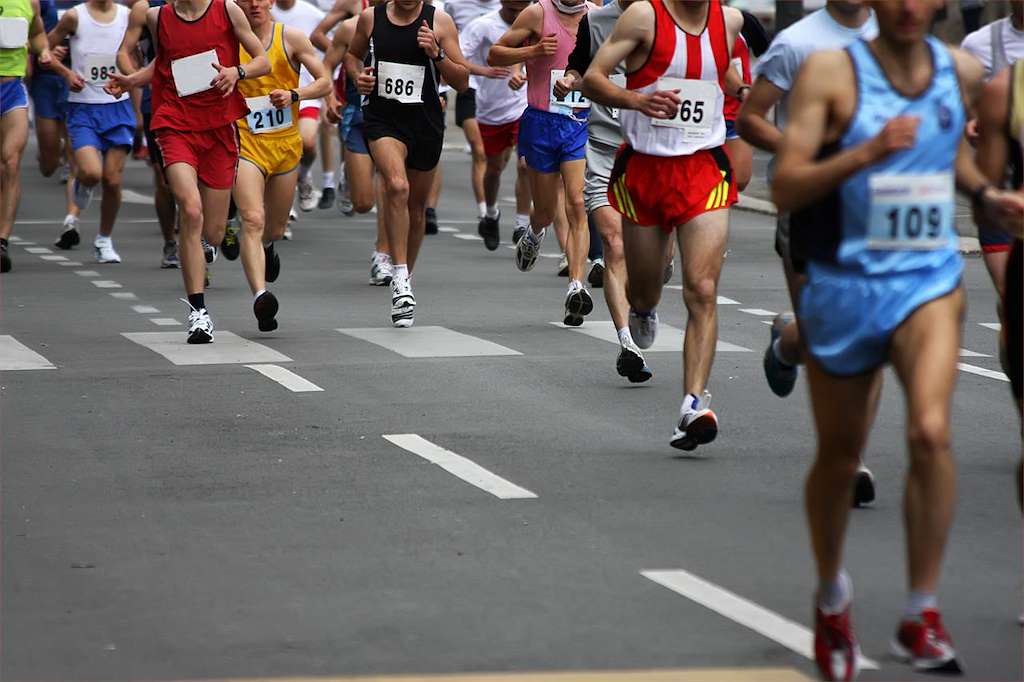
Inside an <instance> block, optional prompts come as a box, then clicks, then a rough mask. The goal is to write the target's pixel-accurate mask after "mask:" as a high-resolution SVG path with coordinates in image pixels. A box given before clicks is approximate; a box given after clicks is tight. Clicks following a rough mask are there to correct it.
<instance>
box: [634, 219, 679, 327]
mask: <svg viewBox="0 0 1024 682" xmlns="http://www.w3.org/2000/svg"><path fill="white" fill-rule="evenodd" d="M671 239H672V235H671V234H669V233H666V232H665V230H662V229H660V228H658V227H649V226H645V225H637V224H636V223H634V222H632V221H631V220H628V219H627V218H623V219H622V253H623V257H624V259H625V263H626V298H627V300H628V301H629V307H630V308H632V309H633V310H635V311H637V312H643V313H648V312H651V311H652V310H654V309H655V308H656V307H658V303H659V302H660V301H661V288H662V286H663V285H662V281H661V280H662V277H663V276H664V273H663V272H662V265H661V264H662V263H664V262H665V258H666V253H667V252H668V248H669V244H671Z"/></svg>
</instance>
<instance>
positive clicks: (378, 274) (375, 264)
mask: <svg viewBox="0 0 1024 682" xmlns="http://www.w3.org/2000/svg"><path fill="white" fill-rule="evenodd" d="M393 276H394V271H393V269H392V267H391V256H389V255H388V254H386V253H379V252H374V254H373V257H372V258H371V259H370V284H372V285H373V286H375V287H385V286H387V285H389V284H391V278H392V277H393Z"/></svg>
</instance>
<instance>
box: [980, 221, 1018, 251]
mask: <svg viewBox="0 0 1024 682" xmlns="http://www.w3.org/2000/svg"><path fill="white" fill-rule="evenodd" d="M978 243H979V244H981V250H982V251H984V252H985V253H999V252H1000V251H1005V252H1007V253H1009V251H1010V246H1011V245H1012V244H1013V237H1011V236H1010V235H1009V233H1007V232H1004V231H1003V230H1001V229H999V228H998V227H985V226H983V225H978Z"/></svg>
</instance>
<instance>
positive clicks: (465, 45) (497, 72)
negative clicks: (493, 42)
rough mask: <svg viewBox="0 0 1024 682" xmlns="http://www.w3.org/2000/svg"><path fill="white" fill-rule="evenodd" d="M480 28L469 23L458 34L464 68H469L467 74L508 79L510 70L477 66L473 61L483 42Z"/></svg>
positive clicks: (475, 24) (484, 65)
mask: <svg viewBox="0 0 1024 682" xmlns="http://www.w3.org/2000/svg"><path fill="white" fill-rule="evenodd" d="M481 26H482V24H479V23H477V21H475V20H474V21H471V22H469V26H467V27H466V28H465V29H464V30H462V31H461V32H460V33H459V48H460V49H461V50H462V54H463V56H465V58H466V66H467V67H468V68H469V73H470V74H472V75H474V76H481V77H483V78H508V76H509V74H511V72H512V71H511V69H508V68H506V67H501V66H499V67H494V66H487V65H486V64H478V63H477V62H476V61H473V59H475V58H476V56H477V55H478V54H479V53H480V45H481V43H483V40H484V33H483V31H482V30H481V28H480V27H481Z"/></svg>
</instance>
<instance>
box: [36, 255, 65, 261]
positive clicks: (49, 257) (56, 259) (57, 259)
mask: <svg viewBox="0 0 1024 682" xmlns="http://www.w3.org/2000/svg"><path fill="white" fill-rule="evenodd" d="M40 258H42V259H43V260H48V261H53V262H57V261H66V260H67V259H68V258H67V256H58V255H56V254H55V255H52V256H40Z"/></svg>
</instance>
